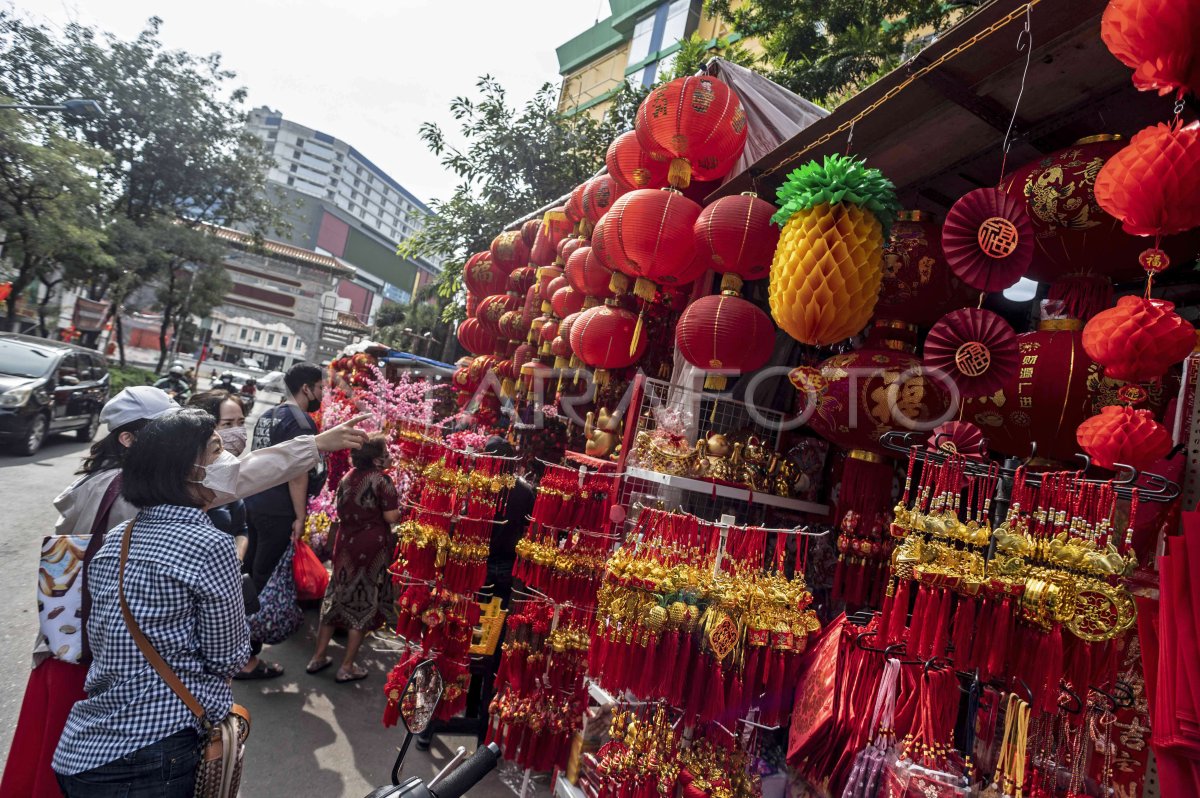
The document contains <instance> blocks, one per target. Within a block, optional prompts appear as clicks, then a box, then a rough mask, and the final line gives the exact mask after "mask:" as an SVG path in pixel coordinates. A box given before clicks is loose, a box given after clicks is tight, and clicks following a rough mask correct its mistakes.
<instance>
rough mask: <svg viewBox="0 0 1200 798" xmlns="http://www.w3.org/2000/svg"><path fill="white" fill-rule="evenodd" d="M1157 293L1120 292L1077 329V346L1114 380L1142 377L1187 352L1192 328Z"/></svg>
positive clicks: (1193, 336)
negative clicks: (1113, 303) (1114, 300)
mask: <svg viewBox="0 0 1200 798" xmlns="http://www.w3.org/2000/svg"><path fill="white" fill-rule="evenodd" d="M1174 308H1175V306H1174V305H1173V304H1172V303H1170V302H1167V301H1165V300H1162V299H1146V298H1144V297H1140V296H1123V297H1121V298H1120V299H1119V300H1117V306H1116V307H1115V308H1110V309H1108V310H1106V311H1104V312H1103V313H1098V314H1096V316H1094V317H1093V318H1092V320H1091V321H1089V322H1088V323H1087V326H1086V327H1084V329H1083V348H1084V349H1085V350H1087V353H1088V356H1089V357H1091V358H1092V359H1093V360H1095V361H1096V362H1097V363H1099V364H1100V365H1101V366H1103V367H1104V373H1105V374H1106V375H1107V376H1109V377H1112V378H1113V379H1117V380H1126V381H1128V382H1146V381H1148V380H1154V379H1158V378H1159V377H1161V376H1162V375H1163V374H1165V373H1166V371H1167V369H1168V368H1170V367H1171V366H1173V365H1174V364H1176V363H1178V362H1179V361H1181V360H1183V359H1184V358H1185V357H1187V356H1188V355H1189V354H1190V353H1191V351H1192V349H1193V348H1194V347H1195V344H1196V328H1195V327H1193V326H1192V325H1191V324H1190V323H1189V322H1188V321H1186V320H1185V319H1184V318H1183V317H1181V316H1180V315H1179V314H1177V313H1175V312H1174Z"/></svg>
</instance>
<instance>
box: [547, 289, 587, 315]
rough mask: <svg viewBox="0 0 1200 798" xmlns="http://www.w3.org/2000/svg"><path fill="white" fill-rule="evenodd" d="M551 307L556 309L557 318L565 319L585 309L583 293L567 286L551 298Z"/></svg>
mask: <svg viewBox="0 0 1200 798" xmlns="http://www.w3.org/2000/svg"><path fill="white" fill-rule="evenodd" d="M550 307H552V308H553V309H554V315H555V316H558V317H559V318H560V319H565V318H566V317H567V316H570V315H571V314H572V313H578V312H579V311H580V310H582V309H583V293H582V292H580V291H576V290H575V289H574V288H572V287H571V286H569V285H565V286H563V287H562V288H560V289H558V290H557V291H555V292H554V295H553V296H552V297H550Z"/></svg>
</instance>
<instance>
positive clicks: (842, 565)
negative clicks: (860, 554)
mask: <svg viewBox="0 0 1200 798" xmlns="http://www.w3.org/2000/svg"><path fill="white" fill-rule="evenodd" d="M832 593H833V598H834V600H835V601H836V600H841V599H844V598H845V597H846V555H845V554H840V555H838V558H837V565H835V566H834V568H833V591H832Z"/></svg>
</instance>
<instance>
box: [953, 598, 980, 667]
mask: <svg viewBox="0 0 1200 798" xmlns="http://www.w3.org/2000/svg"><path fill="white" fill-rule="evenodd" d="M975 603H976V600H975V599H973V598H966V597H960V598H959V600H958V606H957V607H956V608H955V610H954V634H952V635H951V637H950V643H951V645H952V646H953V647H954V650H953V651H952V652H951V654H950V658H951V659H952V660H953V661H954V664H955V665H956V666H957V667H958V668H959V669H961V670H971V669H972V668H973V667H975V665H974V660H973V659H971V638H972V637H973V636H974V634H975Z"/></svg>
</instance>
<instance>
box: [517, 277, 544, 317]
mask: <svg viewBox="0 0 1200 798" xmlns="http://www.w3.org/2000/svg"><path fill="white" fill-rule="evenodd" d="M541 312H542V286H541V285H540V284H538V283H534V284H533V285H531V286H529V290H528V291H526V292H525V304H523V305H522V306H521V324H522V325H524V326H525V327H526V328H528V327H529V325H530V324H532V323H533V319H534V317H535V316H537V314H539V313H541Z"/></svg>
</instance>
